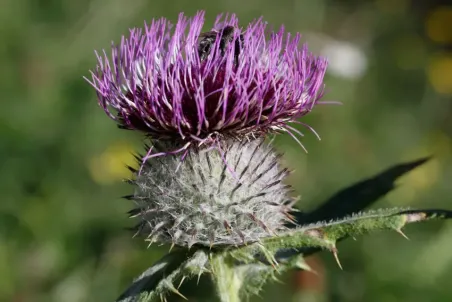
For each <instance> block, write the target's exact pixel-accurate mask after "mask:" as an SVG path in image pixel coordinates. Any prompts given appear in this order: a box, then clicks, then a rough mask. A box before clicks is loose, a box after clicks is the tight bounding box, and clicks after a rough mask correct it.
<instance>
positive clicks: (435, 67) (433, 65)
mask: <svg viewBox="0 0 452 302" xmlns="http://www.w3.org/2000/svg"><path fill="white" fill-rule="evenodd" d="M451 17H452V16H451ZM427 72H428V78H429V80H430V83H431V84H432V86H433V88H434V89H435V90H436V91H437V92H439V93H443V94H452V55H440V56H435V57H433V58H432V59H431V60H430V63H429V65H428V70H427Z"/></svg>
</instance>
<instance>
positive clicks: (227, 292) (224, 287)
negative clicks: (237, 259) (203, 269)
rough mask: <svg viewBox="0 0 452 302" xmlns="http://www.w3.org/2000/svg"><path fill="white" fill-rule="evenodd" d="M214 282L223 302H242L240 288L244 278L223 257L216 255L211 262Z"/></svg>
mask: <svg viewBox="0 0 452 302" xmlns="http://www.w3.org/2000/svg"><path fill="white" fill-rule="evenodd" d="M210 265H211V268H212V273H213V274H212V275H213V281H214V283H215V284H216V287H217V292H218V296H219V297H220V301H221V302H240V295H239V292H240V288H241V287H242V281H243V278H241V276H240V274H238V273H237V271H236V270H235V269H234V267H233V266H232V265H231V264H230V263H228V261H227V260H226V259H225V257H224V256H223V255H215V256H214V257H212V258H211V260H210Z"/></svg>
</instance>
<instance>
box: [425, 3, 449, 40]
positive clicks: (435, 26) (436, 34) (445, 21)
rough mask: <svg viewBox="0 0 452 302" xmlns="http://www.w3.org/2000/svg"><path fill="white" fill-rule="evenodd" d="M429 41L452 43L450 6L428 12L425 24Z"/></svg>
mask: <svg viewBox="0 0 452 302" xmlns="http://www.w3.org/2000/svg"><path fill="white" fill-rule="evenodd" d="M425 29H426V32H427V35H428V37H429V38H430V39H432V40H433V41H435V42H438V43H451V42H452V6H440V7H438V8H436V9H435V10H433V11H432V12H430V13H429V14H428V16H427V19H426V22H425Z"/></svg>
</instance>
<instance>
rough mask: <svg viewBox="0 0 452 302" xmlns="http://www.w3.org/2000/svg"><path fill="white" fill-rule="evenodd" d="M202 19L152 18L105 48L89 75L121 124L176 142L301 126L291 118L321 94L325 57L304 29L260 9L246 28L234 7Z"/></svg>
mask: <svg viewBox="0 0 452 302" xmlns="http://www.w3.org/2000/svg"><path fill="white" fill-rule="evenodd" d="M203 25H204V12H198V13H197V14H196V15H195V16H194V17H193V18H187V17H185V16H184V15H183V14H180V15H179V19H178V21H177V23H176V25H175V26H172V25H171V24H170V22H169V21H168V20H166V19H164V18H161V19H159V20H152V22H151V24H150V25H146V24H145V28H144V31H143V30H141V29H132V30H130V34H129V35H128V36H126V37H123V38H122V40H121V43H120V44H119V45H113V46H112V51H111V55H110V56H109V55H107V53H106V52H105V51H104V53H103V55H99V54H98V55H97V59H98V64H97V66H96V68H95V70H94V71H93V72H92V80H88V81H89V82H90V83H91V85H92V86H93V87H94V88H95V89H96V91H97V95H98V99H99V104H100V105H101V106H102V107H103V108H104V110H105V111H106V112H107V114H108V115H109V116H110V117H111V118H112V119H114V120H116V121H117V122H118V124H119V126H120V127H122V128H126V129H137V130H140V131H143V132H144V133H146V134H147V135H148V136H149V137H151V138H153V139H158V140H172V141H178V142H179V144H180V145H181V146H183V148H181V149H179V150H177V152H182V151H185V150H187V149H188V148H189V147H190V146H193V145H211V146H212V145H216V144H217V143H218V141H219V139H220V138H221V137H236V138H237V137H239V138H241V137H243V136H245V137H255V136H256V135H259V134H263V133H267V132H269V131H286V132H288V133H289V134H291V135H292V136H293V137H295V135H294V134H300V133H299V132H298V130H296V129H294V128H292V127H290V126H288V123H289V122H293V121H294V120H295V119H296V118H299V117H301V116H303V115H305V114H307V113H308V112H309V111H311V110H312V108H313V106H314V105H315V104H317V103H320V101H319V99H320V97H321V96H322V94H323V77H324V74H325V70H326V67H327V61H326V59H324V58H321V57H316V56H314V55H312V54H311V53H309V52H308V48H307V46H303V47H300V46H299V44H300V34H298V33H296V34H295V35H290V34H288V33H287V34H286V33H285V32H284V27H281V29H280V30H279V31H278V32H270V31H269V30H267V24H266V22H264V21H263V20H262V19H258V20H255V21H254V22H251V23H250V24H248V26H247V27H246V28H245V29H243V28H239V22H238V19H237V18H236V16H235V15H232V16H230V17H228V16H226V17H225V18H222V17H221V15H220V16H219V17H218V18H217V20H216V22H215V24H214V26H213V29H212V31H210V32H205V33H201V29H202V27H203ZM303 125H304V124H303ZM305 126H306V127H307V128H308V129H310V130H312V128H310V127H309V126H307V125H305ZM172 151H173V152H176V150H172ZM164 153H168V152H164Z"/></svg>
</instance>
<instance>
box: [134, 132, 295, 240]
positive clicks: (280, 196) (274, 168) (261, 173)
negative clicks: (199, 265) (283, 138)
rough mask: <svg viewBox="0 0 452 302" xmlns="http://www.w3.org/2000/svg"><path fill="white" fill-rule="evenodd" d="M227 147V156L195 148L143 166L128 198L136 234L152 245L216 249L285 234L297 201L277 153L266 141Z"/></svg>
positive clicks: (225, 153) (231, 144)
mask: <svg viewBox="0 0 452 302" xmlns="http://www.w3.org/2000/svg"><path fill="white" fill-rule="evenodd" d="M223 148H224V153H223V155H224V157H223V158H222V154H221V153H220V152H213V151H211V150H195V149H192V150H190V151H189V152H188V156H187V157H186V159H185V160H184V161H183V162H181V161H180V159H179V158H178V157H177V156H175V155H167V156H162V157H158V158H151V159H149V160H148V161H147V162H146V163H145V165H144V167H143V170H142V172H141V173H140V175H138V176H137V178H136V179H135V180H134V181H133V183H134V184H135V188H136V189H135V194H134V195H133V196H130V198H131V199H133V200H134V201H135V202H136V204H137V208H136V209H135V210H133V211H132V212H131V214H132V216H134V217H135V216H136V217H140V218H141V222H140V224H139V226H138V234H140V235H144V236H145V237H147V238H148V240H149V241H150V242H151V243H152V242H155V241H156V242H159V243H168V244H173V245H177V246H182V247H191V246H192V245H194V244H196V245H201V246H210V247H214V246H215V247H216V246H220V245H221V246H237V245H243V244H248V243H250V242H256V241H259V240H260V239H261V238H264V237H269V236H271V235H273V234H276V233H278V232H280V231H283V230H287V228H286V225H287V223H288V222H289V221H290V216H289V214H288V212H289V211H290V210H291V205H292V203H293V199H291V198H289V197H288V194H287V193H288V189H289V186H287V185H284V184H283V183H282V181H283V179H284V178H285V176H286V175H287V174H288V171H287V169H281V168H279V166H278V163H277V159H278V156H277V155H276V154H275V152H274V151H273V149H272V148H271V147H270V146H269V145H268V144H266V143H264V141H263V140H252V141H251V142H246V141H243V142H238V141H228V142H225V143H224V146H223ZM179 165H180V168H179V169H177V167H178V166H179ZM228 168H231V169H233V170H234V173H231V172H230V171H228ZM176 170H177V171H176Z"/></svg>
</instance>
